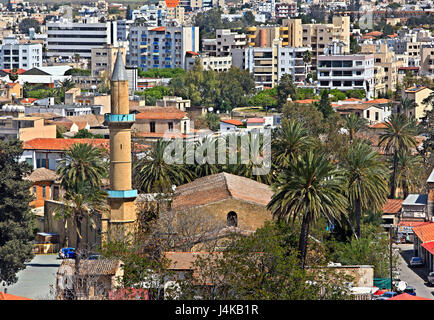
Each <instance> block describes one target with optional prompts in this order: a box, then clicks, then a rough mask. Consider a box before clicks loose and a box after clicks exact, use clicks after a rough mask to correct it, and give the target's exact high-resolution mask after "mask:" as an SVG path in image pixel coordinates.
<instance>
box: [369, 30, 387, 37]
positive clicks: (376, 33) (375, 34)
mask: <svg viewBox="0 0 434 320" xmlns="http://www.w3.org/2000/svg"><path fill="white" fill-rule="evenodd" d="M381 35H383V32H381V31H371V32H368V33H366V34H365V36H373V37H378V36H381Z"/></svg>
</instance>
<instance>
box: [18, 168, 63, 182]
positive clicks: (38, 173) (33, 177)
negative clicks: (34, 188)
mask: <svg viewBox="0 0 434 320" xmlns="http://www.w3.org/2000/svg"><path fill="white" fill-rule="evenodd" d="M58 178H59V176H58V175H57V174H56V172H54V171H53V170H50V169H47V168H38V169H35V170H34V171H33V172H32V173H31V174H30V175H29V176H28V177H27V178H26V179H27V180H30V181H32V182H38V181H56V180H57V179H58Z"/></svg>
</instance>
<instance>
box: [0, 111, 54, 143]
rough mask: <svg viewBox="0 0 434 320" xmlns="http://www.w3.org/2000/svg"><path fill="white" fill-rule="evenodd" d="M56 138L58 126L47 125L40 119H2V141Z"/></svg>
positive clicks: (0, 135)
mask: <svg viewBox="0 0 434 320" xmlns="http://www.w3.org/2000/svg"><path fill="white" fill-rule="evenodd" d="M34 138H56V126H55V125H45V123H44V119H43V118H38V117H19V118H14V117H8V116H6V117H0V140H9V139H20V140H21V141H28V140H30V139H34Z"/></svg>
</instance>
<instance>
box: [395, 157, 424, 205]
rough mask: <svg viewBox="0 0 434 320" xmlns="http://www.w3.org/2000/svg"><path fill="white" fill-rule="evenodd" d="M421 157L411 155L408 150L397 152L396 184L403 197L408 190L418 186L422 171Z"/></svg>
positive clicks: (405, 196) (406, 194)
mask: <svg viewBox="0 0 434 320" xmlns="http://www.w3.org/2000/svg"><path fill="white" fill-rule="evenodd" d="M422 161H423V159H422V157H421V156H418V155H412V154H411V153H410V152H408V151H405V150H403V151H399V152H398V161H397V170H396V185H397V187H398V188H401V189H402V192H403V196H404V199H405V198H407V196H408V194H409V193H410V190H415V187H420V185H421V183H420V181H421V180H422V177H421V173H422V172H423V170H422V169H423V162H422Z"/></svg>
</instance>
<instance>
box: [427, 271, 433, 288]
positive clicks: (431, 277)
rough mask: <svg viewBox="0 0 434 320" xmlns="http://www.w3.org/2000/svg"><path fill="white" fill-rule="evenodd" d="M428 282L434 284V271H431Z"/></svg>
mask: <svg viewBox="0 0 434 320" xmlns="http://www.w3.org/2000/svg"><path fill="white" fill-rule="evenodd" d="M428 284H429V285H430V286H432V285H434V272H430V273H429V274H428Z"/></svg>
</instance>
